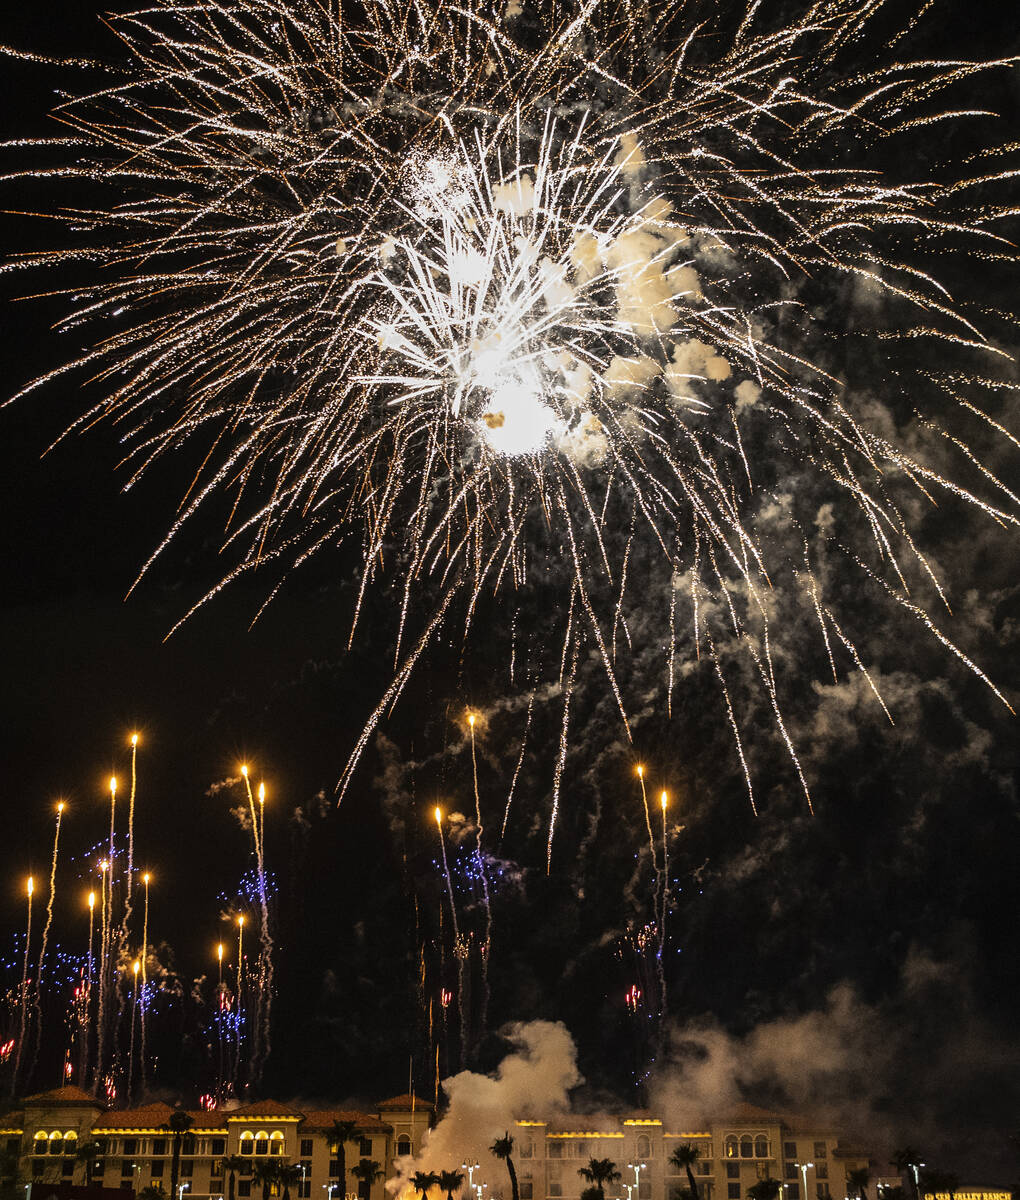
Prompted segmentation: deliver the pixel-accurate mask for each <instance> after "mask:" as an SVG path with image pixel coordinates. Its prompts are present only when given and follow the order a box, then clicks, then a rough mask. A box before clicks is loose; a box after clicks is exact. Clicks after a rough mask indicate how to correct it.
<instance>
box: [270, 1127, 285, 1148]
mask: <svg viewBox="0 0 1020 1200" xmlns="http://www.w3.org/2000/svg"><path fill="white" fill-rule="evenodd" d="M269 1153H270V1154H282V1153H283V1134H282V1133H281V1132H280V1131H279V1129H274V1130H273V1132H272V1133H271V1134H270V1135H269Z"/></svg>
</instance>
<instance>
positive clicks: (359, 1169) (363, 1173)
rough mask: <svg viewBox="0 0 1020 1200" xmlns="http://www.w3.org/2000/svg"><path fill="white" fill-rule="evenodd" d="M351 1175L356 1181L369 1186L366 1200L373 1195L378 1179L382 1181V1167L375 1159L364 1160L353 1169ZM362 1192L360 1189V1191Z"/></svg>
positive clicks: (366, 1190)
mask: <svg viewBox="0 0 1020 1200" xmlns="http://www.w3.org/2000/svg"><path fill="white" fill-rule="evenodd" d="M351 1174H352V1175H353V1176H354V1178H355V1179H358V1180H360V1181H361V1182H362V1183H364V1184H367V1185H368V1186H367V1187H366V1188H365V1192H366V1200H367V1198H368V1196H371V1194H372V1184H373V1183H375V1181H376V1180H377V1179H382V1174H383V1171H382V1165H381V1164H380V1163H377V1162H376V1161H375V1159H374V1158H363V1159H362V1160H361V1162H359V1163H358V1164H357V1166H354V1167H351ZM359 1190H360V1189H359Z"/></svg>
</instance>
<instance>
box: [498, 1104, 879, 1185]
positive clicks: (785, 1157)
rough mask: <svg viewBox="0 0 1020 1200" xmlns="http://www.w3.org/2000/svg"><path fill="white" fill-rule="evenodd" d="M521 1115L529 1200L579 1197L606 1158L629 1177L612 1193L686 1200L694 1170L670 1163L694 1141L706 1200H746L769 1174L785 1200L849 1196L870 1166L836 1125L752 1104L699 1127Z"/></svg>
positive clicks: (520, 1161)
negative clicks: (588, 1174) (591, 1170)
mask: <svg viewBox="0 0 1020 1200" xmlns="http://www.w3.org/2000/svg"><path fill="white" fill-rule="evenodd" d="M570 1124H571V1127H570V1128H567V1127H565V1126H563V1125H562V1124H547V1123H546V1122H543V1121H519V1122H517V1128H516V1132H515V1135H514V1138H515V1142H516V1146H517V1173H518V1176H519V1177H520V1181H521V1200H578V1198H579V1197H580V1194H581V1192H582V1191H583V1190H584V1188H585V1187H587V1186H588V1184H587V1183H586V1181H585V1180H584V1179H582V1177H581V1176H580V1175H579V1174H578V1168H580V1167H583V1166H585V1165H586V1164H587V1162H588V1161H589V1159H593V1158H594V1159H600V1158H608V1159H611V1160H612V1161H613V1162H615V1163H616V1167H617V1170H619V1171H620V1173H621V1176H622V1178H621V1180H620V1181H619V1183H616V1184H613V1185H611V1186H610V1187H608V1188H607V1189H606V1194H607V1196H612V1197H620V1198H621V1200H622V1198H626V1200H679V1197H680V1194H681V1192H683V1191H684V1190H686V1189H687V1188H688V1179H687V1172H686V1171H685V1170H684V1169H683V1168H677V1167H676V1166H674V1165H673V1163H672V1162H671V1161H670V1160H671V1158H672V1156H673V1154H674V1153H675V1152H676V1150H677V1148H678V1147H679V1146H683V1145H686V1146H692V1147H696V1148H697V1151H698V1157H697V1160H696V1162H695V1163H694V1165H693V1167H692V1170H693V1172H694V1175H695V1180H696V1182H697V1185H698V1194H699V1197H700V1200H743V1197H745V1196H746V1195H747V1192H748V1190H749V1189H750V1188H751V1187H753V1186H754V1184H756V1183H757V1182H759V1180H762V1179H767V1178H771V1179H776V1180H779V1182H780V1183H781V1184H782V1200H843V1198H844V1197H846V1196H850V1195H854V1194H855V1192H854V1190H853V1189H852V1188H851V1187H849V1186H848V1184H847V1175H848V1173H849V1172H850V1171H853V1170H855V1169H858V1168H861V1167H867V1166H868V1165H869V1155H868V1152H867V1151H866V1150H864V1149H862V1148H860V1147H857V1146H854V1145H852V1144H850V1143H849V1142H847V1141H846V1139H845V1138H843V1137H841V1136H840V1134H839V1132H837V1131H836V1130H833V1129H827V1128H825V1127H821V1126H817V1125H812V1124H811V1123H809V1122H803V1121H796V1120H792V1119H790V1118H784V1117H782V1116H780V1115H779V1114H777V1113H771V1112H767V1111H765V1110H763V1109H757V1108H754V1107H752V1106H750V1105H744V1106H741V1107H740V1108H739V1109H738V1110H737V1111H736V1112H735V1113H734V1114H733V1115H732V1116H731V1117H730V1118H729V1119H728V1120H724V1121H714V1122H710V1123H705V1124H704V1125H703V1127H700V1128H698V1129H692V1130H685V1129H679V1128H670V1126H669V1125H668V1124H667V1123H664V1122H663V1121H662V1120H660V1119H659V1118H657V1117H652V1116H634V1117H626V1118H621V1119H615V1118H614V1119H611V1120H604V1121H601V1122H600V1123H599V1124H598V1125H597V1126H594V1127H592V1126H589V1125H587V1123H582V1122H580V1121H572V1122H571V1123H570Z"/></svg>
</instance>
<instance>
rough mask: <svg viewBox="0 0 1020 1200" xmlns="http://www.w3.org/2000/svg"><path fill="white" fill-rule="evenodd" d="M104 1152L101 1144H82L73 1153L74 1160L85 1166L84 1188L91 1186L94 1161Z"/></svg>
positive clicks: (94, 1167)
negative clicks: (78, 1160)
mask: <svg viewBox="0 0 1020 1200" xmlns="http://www.w3.org/2000/svg"><path fill="white" fill-rule="evenodd" d="M103 1153H104V1150H103V1145H102V1143H101V1142H95V1141H93V1142H82V1144H81V1145H80V1146H79V1147H78V1149H77V1150H76V1151H75V1155H74V1156H75V1158H78V1159H80V1160H81V1161H82V1162H83V1163H84V1164H85V1186H86V1187H91V1186H92V1176H93V1175H94V1174H95V1171H96V1159H97V1158H101V1157H102V1156H103Z"/></svg>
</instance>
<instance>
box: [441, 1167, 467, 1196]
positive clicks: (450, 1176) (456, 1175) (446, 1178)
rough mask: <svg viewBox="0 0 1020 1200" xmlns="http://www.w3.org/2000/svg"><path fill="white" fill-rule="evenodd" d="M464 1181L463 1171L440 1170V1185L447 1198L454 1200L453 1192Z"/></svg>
mask: <svg viewBox="0 0 1020 1200" xmlns="http://www.w3.org/2000/svg"><path fill="white" fill-rule="evenodd" d="M463 1182H464V1172H463V1171H440V1172H439V1180H438V1183H439V1186H440V1187H441V1188H442V1190H443V1191H444V1192H445V1193H446V1200H453V1193H454V1192H456V1191H457V1190H458V1189H459V1188H460V1185H461V1184H462V1183H463Z"/></svg>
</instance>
